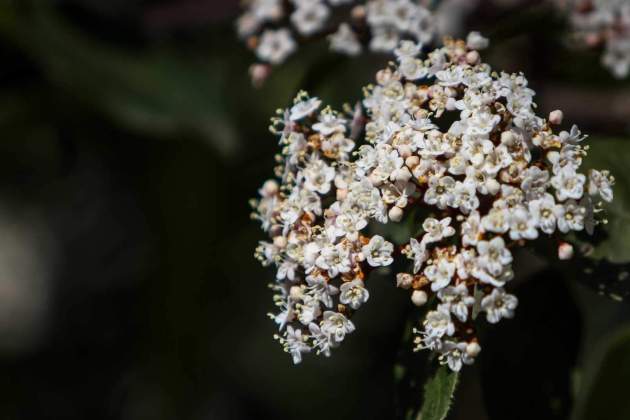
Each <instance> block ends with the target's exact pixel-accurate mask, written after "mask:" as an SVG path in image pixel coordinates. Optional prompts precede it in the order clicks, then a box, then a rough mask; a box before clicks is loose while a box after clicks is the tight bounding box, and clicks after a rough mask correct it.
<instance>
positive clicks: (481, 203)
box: [256, 34, 614, 371]
mask: <svg viewBox="0 0 630 420" xmlns="http://www.w3.org/2000/svg"><path fill="white" fill-rule="evenodd" d="M486 44H487V41H486V40H485V39H483V38H482V37H481V36H480V35H479V34H472V35H471V36H469V37H468V40H467V41H461V40H457V41H456V40H451V39H445V42H444V46H443V47H442V48H438V49H436V50H434V51H432V52H430V53H429V54H428V55H426V56H424V58H422V51H421V46H420V45H419V44H416V43H414V42H411V41H402V42H401V43H399V46H398V48H396V49H395V55H396V57H397V63H390V65H389V67H388V68H387V69H385V70H381V71H380V72H379V73H378V74H377V77H376V82H377V83H376V84H375V85H370V86H367V87H366V88H365V99H364V101H363V107H364V109H365V113H366V117H367V118H366V124H365V130H364V136H363V137H362V140H364V141H362V143H364V144H362V145H360V147H358V149H357V150H356V151H355V152H354V153H352V154H351V155H350V150H351V149H352V148H353V147H354V144H355V141H358V140H359V139H358V138H355V139H354V140H350V139H346V137H345V133H346V131H347V126H346V125H345V124H346V120H345V119H343V118H342V117H340V116H339V115H338V114H337V113H334V112H333V111H330V110H329V109H325V110H324V111H322V112H320V113H317V112H316V106H318V105H319V101H318V100H316V99H313V98H306V97H300V98H298V99H297V104H296V105H295V107H294V109H292V110H289V111H286V112H284V114H283V120H282V121H283V122H282V123H281V124H279V125H281V126H282V127H283V130H282V134H281V138H282V140H281V142H282V143H283V145H284V149H283V156H282V159H281V162H282V166H280V167H279V168H278V170H277V175H278V176H280V177H281V178H282V180H283V184H282V185H283V186H282V187H281V188H280V189H279V188H278V187H277V184H271V186H270V185H269V184H266V185H267V186H266V187H263V190H262V192H261V194H262V196H263V198H262V199H261V200H260V201H259V202H257V203H256V206H257V213H256V214H257V217H259V218H260V219H261V220H262V221H263V228H268V229H270V232H271V235H272V237H273V238H274V241H273V243H271V244H263V245H261V248H260V250H259V252H258V254H259V255H260V256H261V258H262V259H263V261H264V262H265V263H269V262H275V263H277V264H278V267H279V270H278V273H279V274H278V278H279V279H280V280H284V279H285V277H286V276H287V274H286V273H288V272H290V273H291V275H292V276H293V278H294V279H296V278H297V279H298V280H297V281H298V282H301V281H302V280H301V277H299V276H301V273H302V272H303V273H304V275H305V276H306V282H307V283H306V284H302V285H299V286H297V284H293V283H291V281H290V280H287V281H288V283H287V282H282V283H281V284H280V285H277V286H274V287H275V288H276V289H277V290H278V291H280V295H279V297H278V300H279V302H281V305H282V307H283V309H284V311H283V313H282V314H281V315H280V316H278V317H277V318H276V319H277V321H278V323H279V324H280V326H281V328H282V327H283V326H284V325H285V324H287V320H286V319H287V317H289V318H290V319H291V320H293V319H294V318H295V319H298V320H299V321H300V322H302V324H303V325H309V331H310V335H309V336H308V337H306V338H305V333H304V332H302V331H301V332H297V333H296V330H295V328H291V329H290V330H288V329H287V332H286V333H285V336H284V337H283V338H281V340H282V342H283V343H284V344H285V346H286V347H287V349H289V350H290V351H292V352H293V354H294V355H295V354H297V353H299V352H300V351H308V350H310V349H313V348H316V347H317V348H318V351H322V352H325V353H326V351H325V350H324V349H326V350H327V349H328V348H329V347H330V346H331V345H334V344H336V343H337V341H336V338H335V337H334V335H331V334H333V333H334V332H336V331H338V330H340V329H341V330H343V331H345V332H349V331H351V330H352V329H353V328H354V327H353V326H352V324H350V323H349V322H350V321H349V320H347V319H346V317H345V315H344V314H345V311H346V310H347V307H345V306H344V307H343V308H342V309H343V310H339V311H338V313H337V314H335V313H333V312H330V311H328V312H325V313H324V318H323V320H322V321H320V324H319V325H317V324H312V323H311V322H310V321H312V320H313V319H314V317H315V315H313V314H310V313H309V314H308V316H307V319H306V320H304V321H302V320H300V316H303V315H301V314H302V313H303V312H304V311H305V310H304V309H303V308H304V307H305V306H306V301H307V300H308V299H310V298H308V299H306V300H304V299H303V296H304V295H305V294H306V295H309V293H310V292H309V291H310V290H318V292H317V293H320V292H319V290H328V289H326V288H328V287H330V284H331V279H333V278H336V276H337V275H340V277H341V281H342V282H343V283H342V286H341V288H344V287H346V288H349V287H351V286H348V285H356V286H360V287H361V288H360V289H357V290H356V291H355V292H354V293H355V294H356V295H360V296H362V297H364V298H366V297H367V295H366V294H365V293H364V288H363V283H362V282H363V280H362V279H364V277H365V271H364V270H363V268H362V266H364V265H365V264H366V263H367V266H371V267H374V266H381V265H388V264H390V263H391V262H392V260H393V257H392V255H393V245H392V244H390V243H388V242H386V241H385V240H384V239H383V238H382V237H380V236H375V237H373V238H371V239H370V240H368V239H367V238H366V237H364V236H363V235H361V234H360V233H359V231H361V230H362V229H364V228H365V227H366V225H367V223H368V221H370V220H375V221H377V222H380V223H390V222H392V223H396V222H400V221H401V220H403V219H405V218H406V220H409V221H410V222H411V223H408V224H407V225H411V226H412V227H411V229H410V230H411V231H410V232H409V240H408V241H407V242H406V243H404V244H401V245H400V251H401V252H400V253H395V254H394V255H401V256H402V257H403V258H405V257H406V258H407V259H409V260H411V266H412V267H411V269H410V270H409V271H410V272H403V273H398V274H397V276H396V284H397V286H398V287H400V288H403V289H408V290H409V291H411V301H412V302H413V303H414V304H415V305H417V306H422V305H430V306H431V307H430V308H429V309H428V312H427V314H426V317H425V319H424V320H423V321H422V323H421V325H419V326H418V328H416V329H415V330H414V331H415V333H416V340H415V344H416V349H417V350H420V349H430V350H431V351H434V352H436V353H437V354H438V355H439V360H440V361H441V362H442V363H444V364H448V366H449V367H450V368H451V369H452V370H454V371H458V370H460V369H461V367H462V365H463V364H470V363H472V362H473V361H474V358H475V357H476V356H477V355H478V354H479V352H480V351H481V346H480V345H479V340H478V338H477V336H476V333H475V331H476V329H475V322H476V321H477V320H476V318H477V317H478V315H484V317H485V319H486V320H487V322H489V323H492V324H494V323H497V322H499V321H500V320H501V319H503V318H510V317H512V316H513V314H514V310H515V308H516V306H517V303H518V300H517V298H516V297H515V296H513V295H511V294H509V293H507V292H506V288H507V287H508V283H509V282H510V281H511V280H512V278H513V277H514V273H513V270H512V262H513V259H514V257H513V254H512V249H514V248H515V247H520V246H524V245H526V244H527V242H528V241H533V240H535V239H537V238H539V237H540V238H544V237H547V238H548V240H552V241H555V242H556V243H558V245H559V250H558V251H559V256H560V257H561V258H563V259H566V258H570V257H571V254H572V253H571V249H570V247H571V246H570V245H569V243H568V242H567V238H566V235H567V234H569V233H571V232H574V231H582V230H585V231H587V232H589V233H591V232H592V229H593V228H594V226H595V225H597V224H598V223H602V222H603V219H601V217H600V216H599V214H600V213H601V210H602V206H603V201H607V202H609V201H611V200H612V198H613V194H612V185H613V183H614V179H613V178H612V177H611V176H610V174H609V173H608V172H607V171H601V172H600V171H596V170H591V171H590V172H589V173H588V174H587V175H586V174H583V173H580V166H581V164H582V160H583V157H584V156H585V155H586V153H587V149H588V148H587V147H585V146H582V142H583V141H584V139H585V138H586V136H583V135H582V134H581V133H580V131H579V130H578V128H577V127H576V126H573V127H572V128H571V129H569V130H559V129H557V127H559V126H561V125H562V120H563V115H562V112H561V111H554V112H552V113H551V114H550V115H549V116H548V118H547V119H544V118H541V117H539V116H537V115H536V113H535V109H536V104H535V103H534V95H535V93H534V91H533V90H532V89H530V88H529V87H528V83H527V79H526V78H525V77H524V76H523V75H522V74H508V73H497V72H495V71H493V70H492V69H491V68H490V66H489V65H487V64H485V63H483V62H482V60H481V57H480V53H479V51H478V50H477V48H478V47H480V46H485V45H486ZM307 112H308V114H307ZM278 121H279V120H278ZM335 136H336V140H334V143H335V146H334V147H333V146H329V145H328V144H329V143H330V142H333V138H335ZM327 150H333V152H327ZM342 151H343V152H342ZM332 185H334V187H335V189H336V191H335V199H336V200H335V199H332V200H330V201H329V202H333V203H332V204H331V205H330V206H329V207H328V208H327V209H326V210H322V207H321V203H322V200H321V199H320V195H321V194H328V193H330V192H331V190H332V189H333V186H332ZM267 190H269V191H267ZM284 190H286V192H285V191H284ZM269 192H272V194H270V193H269ZM303 196H308V197H310V198H306V199H305V198H302V197H303ZM320 216H321V217H320ZM420 227H421V229H420ZM418 232H419V233H418ZM563 235H564V236H565V238H564V240H562V237H563ZM276 238H277V239H276ZM276 242H278V243H276ZM341 249H345V250H346V251H343V252H342V251H341ZM289 254H291V255H289ZM329 255H332V256H333V257H332V258H329ZM287 265H288V267H289V268H287ZM296 267H299V269H300V270H303V271H300V275H296V274H295V273H296V272H297V271H296ZM309 276H310V277H313V276H315V277H316V278H317V279H318V280H317V281H315V280H312V279H311V280H309ZM294 281H295V280H294ZM312 285H315V287H314V288H313V286H312ZM296 286H297V289H296V290H294V287H296ZM352 287H355V286H352ZM332 290H334V291H335V293H336V290H337V288H336V286H335V288H334V289H332ZM329 294H331V293H329ZM309 296H310V295H309ZM341 296H342V298H340V299H343V300H341V301H342V303H343V304H344V305H345V304H346V302H347V301H348V298H347V297H346V298H343V291H342V293H341ZM291 299H294V301H292V300H291ZM316 299H317V300H318V302H322V303H324V304H326V302H325V301H324V300H323V299H322V298H321V296H320V295H318V297H317V298H316ZM362 299H363V298H361V299H359V301H361V300H362ZM359 301H357V302H359ZM292 302H299V305H300V306H299V307H298V308H297V310H296V308H295V305H293V306H292ZM328 303H331V302H330V301H329V302H328ZM350 306H351V308H353V309H354V306H352V305H350ZM317 307H319V303H318V305H317ZM297 312H299V313H297ZM315 313H317V314H319V312H315ZM287 314H288V315H287ZM332 316H335V317H337V318H336V320H337V321H338V324H336V325H337V327H336V328H337V330H335V331H332V330H331V329H330V328H329V326H328V325H329V324H327V323H326V319H328V318H330V317H332ZM340 316H342V317H343V318H339V317H340ZM326 317H328V318H326ZM341 319H343V322H341V321H340V320H341ZM311 325H313V327H311ZM287 328H288V327H287ZM296 334H297V335H296ZM344 334H345V333H344ZM296 337H297V338H296ZM326 337H328V338H326ZM341 337H342V338H343V334H341ZM309 340H312V343H311V342H310V341H309ZM296 342H297V343H299V344H300V346H299V347H296V344H295V343H296ZM322 342H324V343H325V344H324V345H323V346H322V345H320V344H319V343H322ZM304 343H310V344H304ZM326 346H328V347H326ZM296 348H297V349H298V350H294V349H296Z"/></svg>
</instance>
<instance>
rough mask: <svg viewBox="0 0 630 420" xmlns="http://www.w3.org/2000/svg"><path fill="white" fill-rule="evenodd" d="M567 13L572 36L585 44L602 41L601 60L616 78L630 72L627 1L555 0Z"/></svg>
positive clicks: (629, 32)
mask: <svg viewBox="0 0 630 420" xmlns="http://www.w3.org/2000/svg"><path fill="white" fill-rule="evenodd" d="M555 1H556V3H558V4H559V6H560V7H561V9H562V10H565V11H566V12H567V13H568V14H569V19H570V22H571V25H572V27H573V31H574V32H575V33H574V36H575V37H576V38H577V39H578V41H580V42H581V43H582V44H584V45H586V46H588V47H596V46H600V45H603V46H604V54H603V55H602V64H603V65H604V66H605V67H606V68H608V69H609V70H610V71H611V73H612V74H613V75H614V76H615V77H617V78H619V79H622V78H625V77H627V76H628V75H629V74H630V2H628V1H627V0H555Z"/></svg>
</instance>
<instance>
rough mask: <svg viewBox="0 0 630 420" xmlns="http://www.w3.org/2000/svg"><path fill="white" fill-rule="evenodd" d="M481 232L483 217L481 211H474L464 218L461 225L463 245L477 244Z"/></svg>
mask: <svg viewBox="0 0 630 420" xmlns="http://www.w3.org/2000/svg"><path fill="white" fill-rule="evenodd" d="M480 233H481V219H480V217H479V212H477V211H473V212H471V213H470V214H469V215H468V218H466V220H464V222H463V223H462V227H461V234H462V245H464V246H469V245H477V242H478V240H479V234H480Z"/></svg>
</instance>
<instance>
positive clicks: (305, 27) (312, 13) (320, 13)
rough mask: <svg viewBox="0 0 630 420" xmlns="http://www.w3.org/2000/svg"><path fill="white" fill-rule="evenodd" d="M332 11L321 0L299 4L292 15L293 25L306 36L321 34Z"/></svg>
mask: <svg viewBox="0 0 630 420" xmlns="http://www.w3.org/2000/svg"><path fill="white" fill-rule="evenodd" d="M329 15H330V10H329V9H328V7H327V6H326V5H325V4H324V3H322V2H321V1H319V0H311V1H303V2H298V4H297V7H296V9H295V11H294V12H293V14H292V15H291V23H293V25H294V26H295V28H296V29H297V30H298V32H299V33H300V34H302V35H304V36H309V35H312V34H314V33H316V32H319V31H320V30H321V29H322V28H323V26H324V23H325V22H326V19H328V16H329Z"/></svg>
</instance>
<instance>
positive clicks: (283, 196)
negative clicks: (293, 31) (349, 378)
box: [252, 92, 394, 363]
mask: <svg viewBox="0 0 630 420" xmlns="http://www.w3.org/2000/svg"><path fill="white" fill-rule="evenodd" d="M320 106H321V101H320V100H318V99H317V98H309V97H308V95H307V94H306V93H304V92H301V93H300V94H299V95H298V96H297V97H296V99H295V103H294V105H293V107H292V108H290V109H286V110H279V111H278V117H276V118H274V119H272V126H271V131H272V132H273V133H274V134H276V135H278V136H279V137H280V145H281V146H282V152H281V154H279V155H278V156H277V160H278V163H279V164H278V166H277V167H276V171H275V172H276V176H277V178H278V180H279V181H276V180H269V181H267V182H265V184H264V185H263V187H262V188H261V189H260V198H259V199H258V200H254V201H253V202H252V206H253V208H254V213H253V216H254V218H256V219H258V220H260V222H261V224H262V228H263V230H264V231H266V232H267V233H268V234H269V236H270V238H271V241H270V242H261V243H260V245H259V247H258V249H257V250H256V256H257V258H258V259H259V260H260V261H261V262H262V263H263V265H274V266H275V267H276V268H277V274H276V282H275V283H274V284H272V285H270V286H271V288H272V289H273V290H274V292H275V295H274V301H275V303H276V305H277V306H278V308H279V312H278V313H276V314H270V316H271V318H273V319H274V320H275V322H276V323H277V325H278V328H279V333H278V334H277V335H276V339H277V340H278V341H279V342H280V343H281V344H282V345H283V347H284V349H285V351H286V352H288V353H290V354H291V355H292V357H293V361H294V362H295V363H299V362H300V361H301V359H302V353H305V352H310V351H314V352H316V353H317V354H324V355H326V356H329V355H330V350H331V348H334V347H336V346H338V345H339V344H340V343H341V342H342V341H343V339H344V338H345V336H346V334H349V333H351V332H352V331H354V328H355V327H354V325H353V323H352V321H350V319H349V318H350V316H351V315H352V313H353V312H354V311H356V310H357V309H359V308H360V307H361V306H362V305H363V304H364V303H365V302H366V301H367V300H368V298H369V292H368V290H367V289H366V287H365V279H366V274H367V271H369V270H370V269H372V268H374V267H380V266H387V265H389V264H391V263H392V261H393V258H392V252H393V251H394V246H393V245H392V244H391V243H389V242H387V241H385V240H384V239H383V238H382V237H381V236H378V235H376V236H373V237H371V238H370V237H367V236H364V235H363V234H361V231H362V230H363V229H364V228H365V227H366V226H367V224H368V220H369V219H371V218H373V217H377V218H378V217H382V214H383V212H384V204H383V203H382V201H381V200H380V196H379V194H378V191H377V190H376V189H375V188H374V187H373V186H372V185H371V184H369V183H367V184H358V183H356V182H354V180H353V173H352V166H351V164H350V161H349V159H350V157H351V151H352V150H353V149H354V145H355V142H354V141H353V140H352V139H351V138H349V137H348V136H349V135H350V134H351V132H352V130H351V126H352V124H351V123H352V121H353V119H354V116H353V115H352V113H350V114H349V115H347V117H349V118H345V117H346V116H345V115H342V114H340V113H338V112H335V111H333V110H332V109H330V108H329V107H327V108H325V109H323V110H322V111H319V108H320Z"/></svg>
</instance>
